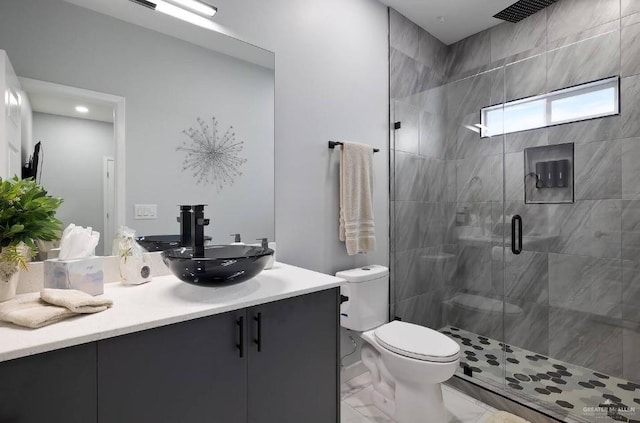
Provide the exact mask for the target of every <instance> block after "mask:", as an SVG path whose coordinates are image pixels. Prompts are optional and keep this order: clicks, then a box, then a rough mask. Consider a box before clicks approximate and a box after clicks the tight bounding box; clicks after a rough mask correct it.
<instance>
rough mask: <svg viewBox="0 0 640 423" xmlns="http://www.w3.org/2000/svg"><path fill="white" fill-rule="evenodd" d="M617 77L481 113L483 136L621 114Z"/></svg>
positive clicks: (505, 104)
mask: <svg viewBox="0 0 640 423" xmlns="http://www.w3.org/2000/svg"><path fill="white" fill-rule="evenodd" d="M619 90H620V84H619V78H618V77H617V76H615V77H612V78H607V79H603V80H600V81H595V82H589V83H587V84H582V85H578V86H575V87H571V88H565V89H562V90H558V91H554V92H551V93H549V94H544V95H539V96H535V97H528V98H524V99H522V100H516V101H510V102H508V103H504V104H498V105H496V106H491V107H485V108H483V109H482V110H481V111H480V118H481V124H480V125H479V127H480V136H481V137H482V138H485V137H493V136H496V135H502V134H510V133H513V132H519V131H526V130H529V129H536V128H544V127H546V126H553V125H559V124H562V123H569V122H578V121H581V120H587V119H593V118H599V117H605V116H611V115H617V114H618V113H620V102H619V95H620V93H619Z"/></svg>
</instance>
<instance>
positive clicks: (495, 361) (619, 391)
mask: <svg viewBox="0 0 640 423" xmlns="http://www.w3.org/2000/svg"><path fill="white" fill-rule="evenodd" d="M440 331H441V332H442V333H444V334H445V335H448V336H450V337H452V338H453V339H454V340H455V341H456V342H458V344H460V348H461V355H460V366H461V367H462V368H463V369H464V368H465V367H467V368H468V369H470V370H471V371H472V375H473V376H472V377H473V378H478V379H480V380H482V381H484V382H487V383H489V384H491V385H495V386H498V387H500V386H504V384H505V383H506V389H508V390H510V391H511V392H513V393H514V394H516V395H519V396H522V397H524V398H525V399H527V400H529V401H533V402H535V403H537V404H540V405H542V406H544V407H548V408H551V409H553V410H554V411H556V412H557V413H560V414H563V415H568V414H569V415H572V416H575V418H576V419H578V420H580V421H585V422H602V423H606V422H615V421H621V422H630V423H640V385H639V384H636V383H633V382H629V381H626V380H624V379H620V378H616V377H613V376H609V375H606V374H603V373H598V372H594V371H592V370H589V369H586V368H583V367H579V366H576V365H572V364H569V363H564V362H562V361H558V360H554V359H553V358H550V357H546V356H543V355H540V354H536V353H533V352H530V351H527V350H524V349H520V348H517V347H515V346H510V345H504V344H503V343H501V342H499V341H496V340H493V339H490V338H486V337H484V336H480V335H477V334H475V333H471V332H467V331H465V330H462V329H459V328H456V327H453V326H446V327H444V328H442V329H440ZM503 354H504V356H503ZM503 358H504V360H503ZM505 381H506V382H505ZM594 407H598V408H599V409H596V410H594V409H593V408H594Z"/></svg>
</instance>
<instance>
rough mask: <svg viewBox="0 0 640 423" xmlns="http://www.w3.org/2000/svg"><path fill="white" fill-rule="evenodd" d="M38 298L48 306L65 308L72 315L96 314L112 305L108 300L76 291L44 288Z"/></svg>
mask: <svg viewBox="0 0 640 423" xmlns="http://www.w3.org/2000/svg"><path fill="white" fill-rule="evenodd" d="M40 298H42V300H43V301H46V302H48V303H49V304H53V305H57V306H60V307H65V308H67V309H69V310H71V311H72V312H74V313H81V314H87V313H98V312H100V311H104V310H106V309H108V308H109V307H111V306H112V305H113V301H111V300H110V299H108V298H99V297H94V296H92V295H89V294H87V293H86V292H82V291H78V290H76V289H52V288H45V289H43V290H42V291H40Z"/></svg>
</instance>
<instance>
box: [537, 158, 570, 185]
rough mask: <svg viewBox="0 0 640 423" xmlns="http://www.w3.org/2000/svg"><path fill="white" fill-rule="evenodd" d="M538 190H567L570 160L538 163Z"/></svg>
mask: <svg viewBox="0 0 640 423" xmlns="http://www.w3.org/2000/svg"><path fill="white" fill-rule="evenodd" d="M535 176H536V188H566V187H567V186H569V181H568V178H569V160H566V159H565V160H550V161H546V162H537V163H536V173H535Z"/></svg>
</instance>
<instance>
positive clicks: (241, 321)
mask: <svg viewBox="0 0 640 423" xmlns="http://www.w3.org/2000/svg"><path fill="white" fill-rule="evenodd" d="M236 325H238V336H239V337H240V341H239V342H238V343H237V344H236V348H237V349H238V350H239V351H240V358H243V357H244V316H240V317H238V320H236Z"/></svg>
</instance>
